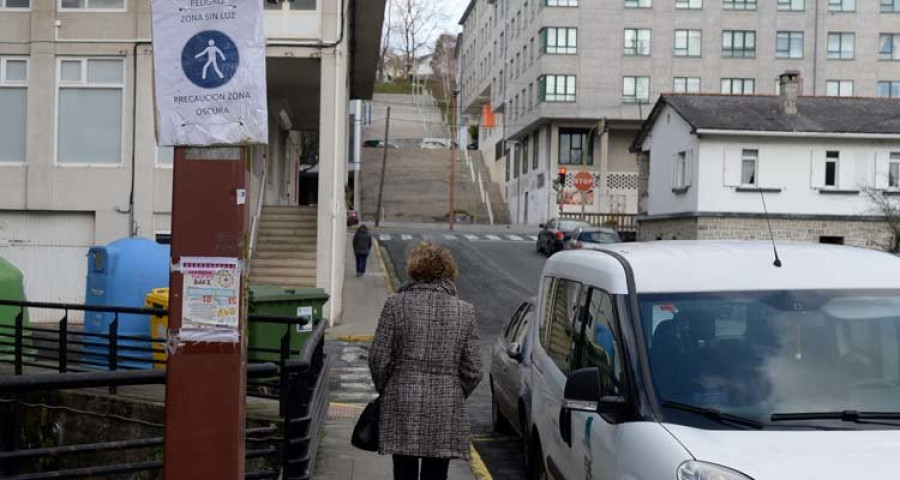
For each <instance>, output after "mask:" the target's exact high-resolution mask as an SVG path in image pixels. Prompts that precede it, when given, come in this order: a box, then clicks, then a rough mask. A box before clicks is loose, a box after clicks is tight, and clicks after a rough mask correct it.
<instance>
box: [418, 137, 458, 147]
mask: <svg viewBox="0 0 900 480" xmlns="http://www.w3.org/2000/svg"><path fill="white" fill-rule="evenodd" d="M450 147H451V143H450V140H448V139H445V138H426V139H424V140H422V141H421V142H419V148H421V149H422V150H443V149H446V148H450Z"/></svg>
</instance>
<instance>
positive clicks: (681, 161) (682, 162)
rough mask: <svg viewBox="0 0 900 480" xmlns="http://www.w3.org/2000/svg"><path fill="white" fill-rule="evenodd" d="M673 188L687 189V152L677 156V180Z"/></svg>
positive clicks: (674, 181)
mask: <svg viewBox="0 0 900 480" xmlns="http://www.w3.org/2000/svg"><path fill="white" fill-rule="evenodd" d="M672 186H673V187H675V188H687V186H688V178H687V152H678V155H676V156H675V178H674V179H673V182H672Z"/></svg>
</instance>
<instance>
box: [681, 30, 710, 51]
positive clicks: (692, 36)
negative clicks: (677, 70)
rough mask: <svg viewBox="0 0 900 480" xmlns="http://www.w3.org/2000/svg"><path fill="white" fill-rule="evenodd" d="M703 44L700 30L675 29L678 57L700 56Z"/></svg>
mask: <svg viewBox="0 0 900 480" xmlns="http://www.w3.org/2000/svg"><path fill="white" fill-rule="evenodd" d="M702 44H703V41H702V32H701V31H700V30H675V56H676V57H699V56H700V53H701V49H702V46H701V45H702Z"/></svg>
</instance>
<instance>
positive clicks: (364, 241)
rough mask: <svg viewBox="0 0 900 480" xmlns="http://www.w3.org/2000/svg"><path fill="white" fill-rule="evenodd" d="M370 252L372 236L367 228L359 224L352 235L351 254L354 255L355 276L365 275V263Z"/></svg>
mask: <svg viewBox="0 0 900 480" xmlns="http://www.w3.org/2000/svg"><path fill="white" fill-rule="evenodd" d="M371 250H372V234H371V233H369V227H367V226H366V225H365V224H361V225H360V226H359V228H358V229H357V230H356V234H354V235H353V253H354V254H355V255H356V276H357V277H361V276H363V275H365V274H366V262H367V261H368V259H369V251H371Z"/></svg>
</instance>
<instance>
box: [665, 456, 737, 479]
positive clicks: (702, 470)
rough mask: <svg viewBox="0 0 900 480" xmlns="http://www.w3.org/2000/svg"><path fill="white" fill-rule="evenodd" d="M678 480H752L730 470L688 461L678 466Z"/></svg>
mask: <svg viewBox="0 0 900 480" xmlns="http://www.w3.org/2000/svg"><path fill="white" fill-rule="evenodd" d="M677 479H678V480H753V479H752V478H750V477H748V476H746V475H744V474H743V473H740V472H736V471H734V470H732V469H730V468H725V467H723V466H720V465H716V464H713V463H706V462H698V461H696V460H689V461H687V462H684V463H682V464H681V465H679V466H678V476H677Z"/></svg>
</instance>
